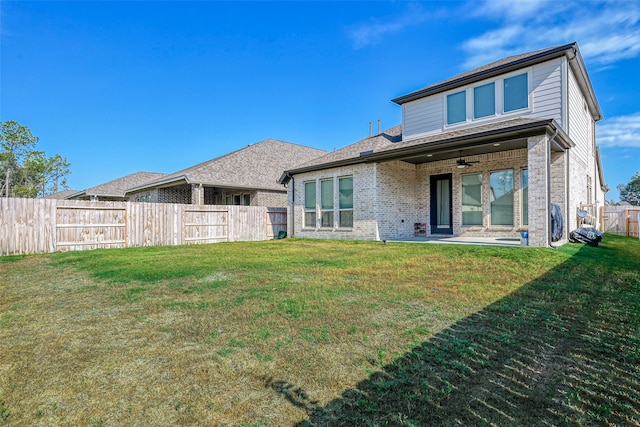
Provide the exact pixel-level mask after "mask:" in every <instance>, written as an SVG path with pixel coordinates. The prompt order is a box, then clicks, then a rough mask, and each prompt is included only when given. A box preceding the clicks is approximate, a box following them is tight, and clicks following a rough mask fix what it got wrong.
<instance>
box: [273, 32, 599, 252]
mask: <svg viewBox="0 0 640 427" xmlns="http://www.w3.org/2000/svg"><path fill="white" fill-rule="evenodd" d="M392 101H393V102H395V103H396V104H398V105H400V106H401V107H402V125H400V126H396V127H394V128H391V129H389V130H387V131H385V132H383V133H380V134H378V135H374V136H372V137H369V138H365V139H363V140H361V141H359V142H357V143H355V144H352V145H350V146H347V147H345V148H343V149H341V150H337V151H334V152H332V153H329V154H327V155H325V156H322V157H320V158H318V159H315V160H313V161H311V162H309V163H306V164H303V165H301V166H298V167H296V168H295V169H290V170H287V171H285V172H284V173H283V175H282V177H281V178H280V182H281V183H282V184H285V185H286V186H287V187H288V199H289V202H288V203H289V230H288V233H289V235H290V236H297V237H314V238H338V239H376V240H391V239H409V238H411V239H413V238H415V237H416V236H419V237H422V236H424V237H429V236H448V235H452V236H476V237H519V236H520V232H522V231H523V230H526V231H528V235H529V244H530V245H532V246H547V245H549V244H551V242H552V240H556V239H552V235H551V230H552V219H551V211H552V205H557V206H559V207H560V212H561V213H562V220H561V221H562V224H563V229H564V230H563V235H562V237H561V238H560V240H559V243H562V242H563V241H566V238H567V235H568V232H569V231H570V230H572V229H574V228H576V227H577V226H578V221H579V220H578V219H577V217H576V212H577V210H578V209H582V208H585V206H586V209H588V210H589V212H590V214H591V215H592V216H595V215H597V209H596V207H597V206H598V205H599V206H602V205H603V204H604V200H605V199H604V197H605V191H606V186H605V184H604V179H603V173H602V166H601V162H600V156H599V151H598V148H597V146H596V143H595V122H596V121H598V120H600V119H601V118H602V113H601V111H600V107H599V105H598V102H597V100H596V97H595V94H594V91H593V87H592V85H591V82H590V80H589V76H588V74H587V70H586V67H585V64H584V61H583V59H582V56H581V55H580V52H579V50H578V46H577V44H576V43H571V44H567V45H563V46H558V47H553V48H548V49H544V50H539V51H535V52H530V53H526V54H522V55H516V56H511V57H508V58H505V59H502V60H500V61H496V62H493V63H491V64H488V65H485V66H482V67H480V68H477V69H474V70H472V71H469V72H466V73H463V74H460V75H457V76H455V77H453V78H450V79H447V80H445V81H442V82H439V83H436V84H433V85H431V86H428V87H426V88H424V89H421V90H417V91H415V92H412V93H409V94H407V95H404V96H400V97H398V98H395V99H393V100H392ZM554 220H555V221H558V217H554ZM423 224H425V225H426V227H422V225H423Z"/></svg>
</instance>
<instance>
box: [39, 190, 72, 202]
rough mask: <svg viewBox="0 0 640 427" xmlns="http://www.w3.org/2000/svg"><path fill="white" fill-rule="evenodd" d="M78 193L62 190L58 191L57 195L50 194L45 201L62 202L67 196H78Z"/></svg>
mask: <svg viewBox="0 0 640 427" xmlns="http://www.w3.org/2000/svg"><path fill="white" fill-rule="evenodd" d="M77 192H78V190H62V191H58V192H57V193H53V194H49V195H47V196H44V197H43V199H58V200H62V199H66V198H67V196H69V195H71V194H76V193H77Z"/></svg>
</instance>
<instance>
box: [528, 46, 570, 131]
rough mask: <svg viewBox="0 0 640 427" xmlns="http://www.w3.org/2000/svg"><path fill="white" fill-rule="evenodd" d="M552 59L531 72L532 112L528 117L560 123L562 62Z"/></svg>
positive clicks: (536, 66) (563, 126)
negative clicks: (553, 120)
mask: <svg viewBox="0 0 640 427" xmlns="http://www.w3.org/2000/svg"><path fill="white" fill-rule="evenodd" d="M563 60H564V59H563V58H560V59H554V60H552V61H548V62H544V63H542V64H538V65H535V66H534V67H533V70H532V84H533V85H532V91H533V97H532V98H533V110H532V112H531V114H529V115H527V116H528V117H533V118H541V119H555V120H556V121H557V122H558V124H559V125H560V126H561V127H562V128H563V129H565V130H566V127H565V124H564V123H562V72H561V69H562V61H563Z"/></svg>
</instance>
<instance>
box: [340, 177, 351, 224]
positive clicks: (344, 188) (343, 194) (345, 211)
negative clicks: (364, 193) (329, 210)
mask: <svg viewBox="0 0 640 427" xmlns="http://www.w3.org/2000/svg"><path fill="white" fill-rule="evenodd" d="M338 193H339V194H338V197H339V201H338V203H339V209H340V212H339V215H340V227H345V228H351V227H353V177H350V176H349V177H343V178H338Z"/></svg>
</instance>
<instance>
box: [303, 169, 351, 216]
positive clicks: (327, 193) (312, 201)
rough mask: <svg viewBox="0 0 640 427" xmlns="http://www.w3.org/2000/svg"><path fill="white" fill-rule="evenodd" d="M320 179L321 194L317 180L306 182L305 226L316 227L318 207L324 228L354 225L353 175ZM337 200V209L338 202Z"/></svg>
mask: <svg viewBox="0 0 640 427" xmlns="http://www.w3.org/2000/svg"><path fill="white" fill-rule="evenodd" d="M335 181H336V179H335V178H328V179H321V180H320V194H319V195H318V194H317V187H316V185H317V181H308V182H305V183H304V226H305V227H311V228H315V227H317V226H318V224H317V221H316V219H317V212H318V207H319V209H320V217H319V219H320V224H319V226H320V227H322V228H334V227H335V226H336V218H337V226H338V227H340V228H351V227H353V177H351V176H347V177H339V178H337V181H338V183H337V185H336V182H335ZM336 200H337V202H338V203H337V209H336V203H335V201H336Z"/></svg>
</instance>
